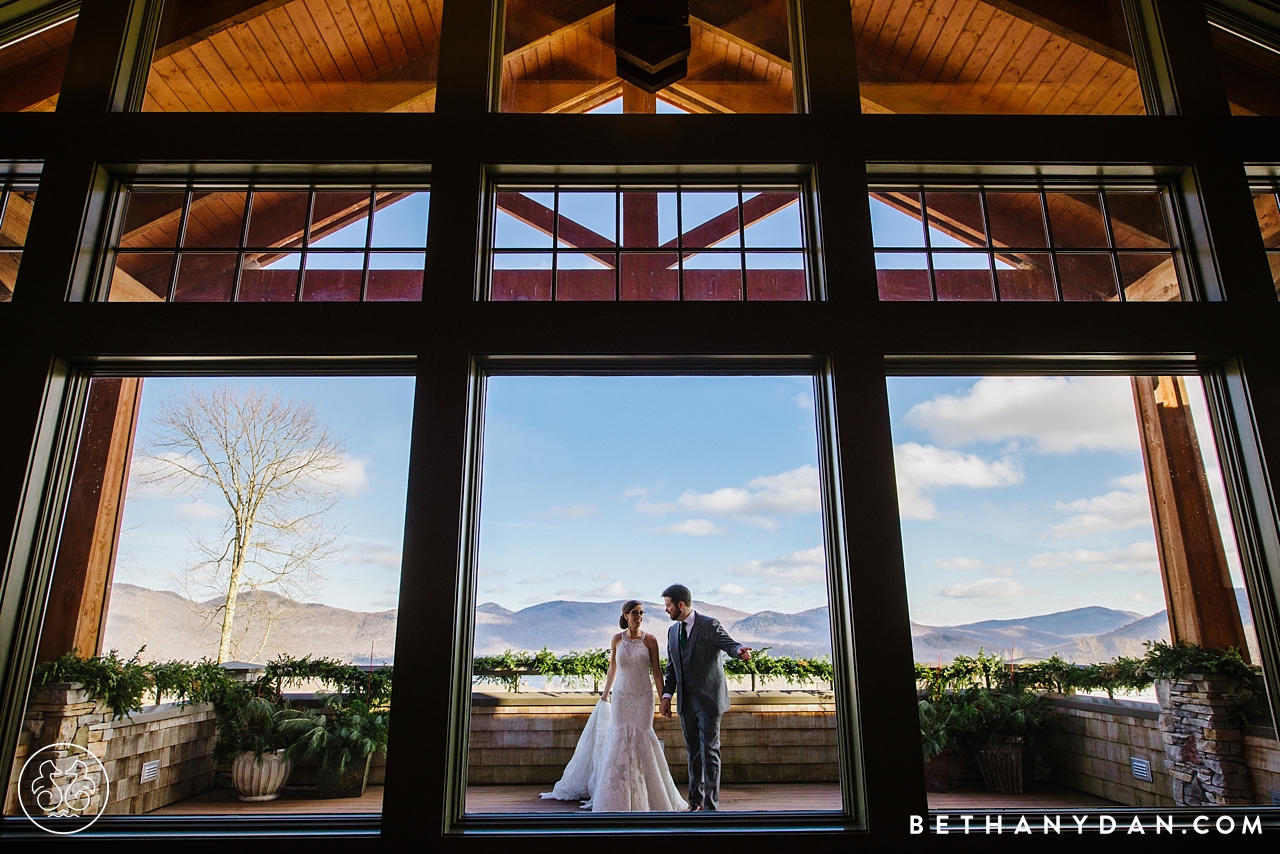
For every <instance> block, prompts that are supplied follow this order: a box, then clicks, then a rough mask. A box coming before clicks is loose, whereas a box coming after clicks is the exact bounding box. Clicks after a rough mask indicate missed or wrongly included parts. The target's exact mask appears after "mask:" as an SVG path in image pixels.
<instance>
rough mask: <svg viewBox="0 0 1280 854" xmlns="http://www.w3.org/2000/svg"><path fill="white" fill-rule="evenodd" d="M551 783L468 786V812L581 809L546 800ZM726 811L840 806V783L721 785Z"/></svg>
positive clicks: (809, 808) (508, 812) (569, 803)
mask: <svg viewBox="0 0 1280 854" xmlns="http://www.w3.org/2000/svg"><path fill="white" fill-rule="evenodd" d="M549 788H551V787H550V786H546V785H537V786H468V787H467V812H468V813H472V814H494V813H500V814H513V813H578V814H580V815H590V813H588V812H586V811H585V810H583V809H581V808H580V806H579V803H578V801H553V800H543V799H542V798H541V797H539V795H540V793H542V792H545V791H547V790H548V789H549ZM720 809H721V811H724V812H781V811H787V810H839V809H840V784H839V783H737V784H734V785H726V786H722V787H721V789H720Z"/></svg>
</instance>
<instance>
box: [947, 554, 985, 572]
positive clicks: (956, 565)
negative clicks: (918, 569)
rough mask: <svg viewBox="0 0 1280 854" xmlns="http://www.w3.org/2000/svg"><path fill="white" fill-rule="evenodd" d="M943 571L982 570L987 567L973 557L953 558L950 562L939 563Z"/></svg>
mask: <svg viewBox="0 0 1280 854" xmlns="http://www.w3.org/2000/svg"><path fill="white" fill-rule="evenodd" d="M938 566H940V567H942V568H943V569H982V567H984V566H986V564H984V563H983V562H982V561H980V560H977V559H976V558H971V557H953V558H951V559H950V560H940V561H938Z"/></svg>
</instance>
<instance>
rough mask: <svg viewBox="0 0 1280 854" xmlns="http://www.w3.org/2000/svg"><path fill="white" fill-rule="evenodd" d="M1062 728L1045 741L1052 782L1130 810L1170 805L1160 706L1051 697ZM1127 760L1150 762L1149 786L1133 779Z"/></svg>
mask: <svg viewBox="0 0 1280 854" xmlns="http://www.w3.org/2000/svg"><path fill="white" fill-rule="evenodd" d="M1055 703H1056V704H1057V706H1058V710H1059V712H1061V718H1060V726H1059V727H1058V729H1056V730H1055V731H1054V732H1053V733H1052V735H1051V736H1050V737H1049V764H1050V766H1051V767H1052V769H1053V780H1054V782H1055V783H1061V784H1063V785H1065V786H1070V787H1071V788H1073V789H1079V790H1080V791H1082V792H1088V793H1089V794H1092V795H1098V796H1099V797H1103V798H1107V799H1109V800H1112V801H1116V802H1117V803H1121V804H1126V805H1128V806H1134V807H1163V806H1171V805H1172V804H1173V798H1172V796H1171V795H1170V791H1171V786H1170V777H1169V774H1168V772H1167V771H1166V770H1165V767H1164V738H1163V736H1162V735H1161V732H1160V721H1159V719H1160V711H1159V706H1156V705H1155V704H1154V703H1141V702H1134V701H1125V700H1108V699H1106V698H1099V697H1078V696H1075V695H1072V696H1069V697H1064V696H1060V697H1057V698H1055ZM1130 758H1138V759H1146V760H1147V761H1148V762H1150V763H1151V777H1152V780H1151V782H1150V783H1148V782H1146V781H1144V780H1139V779H1137V778H1135V777H1134V776H1133V771H1132V768H1131V766H1130V764H1129V760H1130Z"/></svg>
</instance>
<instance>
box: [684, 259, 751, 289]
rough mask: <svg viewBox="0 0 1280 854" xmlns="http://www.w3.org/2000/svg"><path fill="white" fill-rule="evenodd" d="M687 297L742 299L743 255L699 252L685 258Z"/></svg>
mask: <svg viewBox="0 0 1280 854" xmlns="http://www.w3.org/2000/svg"><path fill="white" fill-rule="evenodd" d="M684 298H685V299H691V300H741V299H742V256H741V255H739V254H738V253H736V252H735V253H733V254H732V255H730V254H719V253H714V252H700V253H698V254H696V255H695V254H688V255H685V256H684Z"/></svg>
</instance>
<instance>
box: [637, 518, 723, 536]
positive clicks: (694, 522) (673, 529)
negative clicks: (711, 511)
mask: <svg viewBox="0 0 1280 854" xmlns="http://www.w3.org/2000/svg"><path fill="white" fill-rule="evenodd" d="M653 530H654V532H655V533H658V534H686V535H688V536H690V537H709V536H711V535H712V534H723V533H724V532H725V531H724V528H721V527H720V526H718V525H716V524H715V523H714V522H712V521H711V520H710V519H686V520H685V521H683V522H676V523H675V524H672V525H663V526H662V527H661V528H654V529H653Z"/></svg>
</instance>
